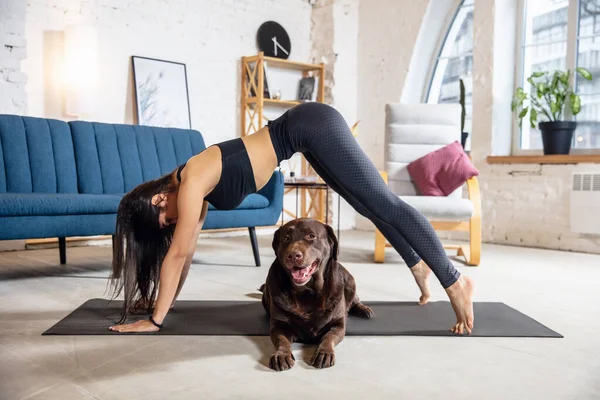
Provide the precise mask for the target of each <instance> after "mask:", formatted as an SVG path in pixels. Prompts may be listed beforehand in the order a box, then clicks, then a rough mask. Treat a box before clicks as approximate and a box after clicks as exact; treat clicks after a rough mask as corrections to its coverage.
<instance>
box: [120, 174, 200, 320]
mask: <svg viewBox="0 0 600 400" xmlns="http://www.w3.org/2000/svg"><path fill="white" fill-rule="evenodd" d="M207 192H208V189H207V187H206V185H205V184H203V183H202V180H200V179H187V180H185V181H184V182H182V183H181V186H180V187H179V192H178V195H177V209H178V218H177V224H176V226H175V232H174V233H173V240H172V242H171V246H170V247H169V251H168V252H167V255H166V256H165V258H164V260H163V263H162V266H161V269H160V284H159V287H158V297H157V300H156V304H155V308H154V313H153V315H152V318H153V320H154V322H156V324H158V325H161V324H162V322H163V321H164V319H165V317H166V315H167V313H168V312H169V309H170V307H171V304H172V303H173V301H174V299H175V295H176V293H177V292H178V286H179V285H180V280H181V278H182V273H183V270H184V266H185V264H186V261H187V259H188V256H189V254H190V249H191V247H192V246H194V248H195V246H196V242H197V236H196V234H197V233H198V232H199V229H198V225H199V223H200V221H201V216H202V215H203V211H204V210H205V209H206V208H207V205H206V202H204V201H198V199H203V198H204V195H205V193H207ZM204 214H205V213H204ZM184 279H185V278H184ZM110 329H111V330H114V331H118V332H153V331H157V330H159V327H157V326H155V325H154V324H153V323H152V322H151V321H149V320H143V321H138V322H135V323H133V324H124V325H116V326H111V327H110Z"/></svg>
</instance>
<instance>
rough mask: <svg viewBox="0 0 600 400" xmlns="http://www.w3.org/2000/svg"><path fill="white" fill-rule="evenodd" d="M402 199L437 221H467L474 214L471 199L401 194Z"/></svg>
mask: <svg viewBox="0 0 600 400" xmlns="http://www.w3.org/2000/svg"><path fill="white" fill-rule="evenodd" d="M399 197H400V199H401V200H403V201H405V202H406V203H408V204H409V205H411V206H413V207H414V208H416V209H417V210H419V211H420V212H421V213H422V214H423V215H425V217H427V218H428V219H430V220H435V221H466V220H468V219H469V218H471V216H472V215H473V202H472V201H471V200H469V199H459V198H455V197H441V196H399Z"/></svg>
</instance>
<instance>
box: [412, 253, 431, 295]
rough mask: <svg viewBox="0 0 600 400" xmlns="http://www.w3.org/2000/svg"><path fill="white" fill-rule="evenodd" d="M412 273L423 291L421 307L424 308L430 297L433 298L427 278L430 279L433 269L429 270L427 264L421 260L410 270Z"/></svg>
mask: <svg viewBox="0 0 600 400" xmlns="http://www.w3.org/2000/svg"><path fill="white" fill-rule="evenodd" d="M410 272H412V274H413V276H414V277H415V281H416V282H417V285H418V286H419V289H420V290H421V297H420V298H419V305H420V306H422V305H424V304H427V302H428V301H429V297H431V294H430V293H429V283H427V278H429V275H430V274H431V269H429V267H428V266H427V264H425V262H424V261H423V260H421V261H419V262H418V263H417V264H416V265H415V266H413V267H412V268H411V269H410Z"/></svg>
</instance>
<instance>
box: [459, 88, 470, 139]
mask: <svg viewBox="0 0 600 400" xmlns="http://www.w3.org/2000/svg"><path fill="white" fill-rule="evenodd" d="M459 84H460V98H459V103H460V107H461V109H462V111H461V113H460V132H461V138H460V144H461V145H462V148H463V150H464V149H465V146H466V145H467V138H468V137H469V132H465V118H466V116H467V109H466V107H465V82H464V81H463V80H462V79H460V80H459Z"/></svg>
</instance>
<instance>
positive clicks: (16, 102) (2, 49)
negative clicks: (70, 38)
mask: <svg viewBox="0 0 600 400" xmlns="http://www.w3.org/2000/svg"><path fill="white" fill-rule="evenodd" d="M26 44H27V41H26V40H25V2H23V1H21V0H2V1H1V2H0V113H6V114H25V112H26V109H27V96H26V93H25V84H26V83H27V75H26V74H24V73H23V72H22V71H21V60H23V59H24V58H25V56H26V55H27V51H26Z"/></svg>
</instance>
